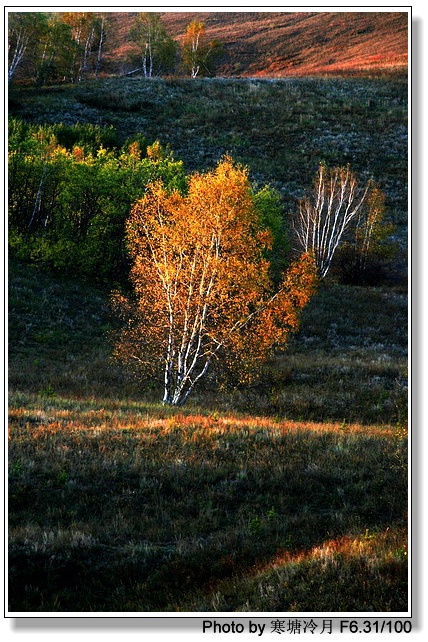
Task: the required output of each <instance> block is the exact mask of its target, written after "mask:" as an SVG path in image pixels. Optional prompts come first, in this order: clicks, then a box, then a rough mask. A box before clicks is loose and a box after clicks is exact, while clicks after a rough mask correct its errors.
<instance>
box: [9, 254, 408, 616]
mask: <svg viewBox="0 0 428 642" xmlns="http://www.w3.org/2000/svg"><path fill="white" fill-rule="evenodd" d="M9 283H10V293H9V297H10V298H9V309H10V315H11V316H10V321H9V324H10V355H9V391H10V400H9V412H10V420H9V421H10V423H9V484H10V486H9V511H10V513H9V538H10V540H9V555H10V557H9V582H10V584H9V600H10V609H11V610H12V611H18V612H19V611H42V612H45V611H46V612H57V611H58V612H66V611H82V612H92V611H101V612H108V611H115V612H116V611H118V612H128V611H132V612H139V611H150V612H162V611H165V612H166V611H186V612H203V611H242V612H246V611H248V612H250V611H257V612H271V611H272V612H275V611H281V612H286V611H290V612H293V611H296V612H297V611H325V612H328V611H332V610H334V611H362V612H366V611H367V612H370V611H402V610H406V608H407V499H408V479H407V409H406V408H407V383H406V374H407V373H406V331H405V328H406V318H407V306H406V293H405V292H403V290H402V289H400V288H373V289H365V288H350V287H346V286H339V285H334V284H332V285H328V286H325V287H322V288H321V290H320V292H319V294H318V295H317V297H315V298H314V299H313V301H312V302H311V304H310V305H309V306H308V308H307V309H306V310H305V313H304V316H303V319H302V325H301V331H300V333H299V335H298V336H296V337H295V338H294V339H293V341H292V343H291V345H290V349H289V352H288V353H287V354H286V355H283V356H281V357H280V358H278V360H277V361H276V362H272V363H270V364H269V365H268V366H267V367H266V372H265V374H264V377H263V379H262V381H261V382H260V384H259V385H258V386H257V387H254V388H252V389H245V388H243V389H234V390H233V389H232V390H224V391H219V390H216V389H215V388H213V387H212V386H211V387H210V385H209V384H207V385H206V387H205V388H200V389H199V390H198V391H197V393H195V395H194V397H193V399H191V400H190V401H189V403H188V405H186V406H185V407H184V408H183V409H181V410H179V411H178V410H177V409H175V410H174V409H172V408H167V407H164V406H162V405H161V404H160V403H159V401H158V400H159V398H160V391H158V390H156V388H155V387H149V388H147V387H146V388H142V387H140V385H139V383H138V381H134V380H128V379H126V378H125V377H124V376H123V373H122V372H121V371H120V369H118V368H117V366H114V365H113V364H112V363H111V361H110V352H109V346H108V344H107V343H106V340H105V333H106V331H107V330H108V327H109V323H110V320H109V316H108V310H107V308H106V305H105V301H106V292H105V291H103V290H100V289H95V288H94V287H93V286H90V285H89V284H84V283H79V282H76V281H75V280H71V279H69V278H68V279H66V278H62V279H61V278H59V277H56V278H53V277H52V275H50V274H47V273H44V272H43V271H41V270H40V269H38V268H36V267H31V266H28V265H20V264H14V265H12V266H10V272H9Z"/></svg>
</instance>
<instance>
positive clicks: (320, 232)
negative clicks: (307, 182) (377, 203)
mask: <svg viewBox="0 0 428 642" xmlns="http://www.w3.org/2000/svg"><path fill="white" fill-rule="evenodd" d="M371 185H372V184H371V181H369V182H367V184H366V185H365V186H364V187H360V186H359V185H358V181H357V178H356V177H355V175H354V174H353V173H352V172H351V171H350V169H349V167H336V168H334V169H329V168H328V167H326V166H325V165H323V164H321V165H320V166H319V168H318V172H317V174H316V178H315V181H314V189H313V192H312V194H311V195H310V196H308V197H306V198H304V199H303V200H301V201H300V202H299V204H298V210H297V213H296V215H295V216H294V220H293V226H294V230H295V233H296V238H297V241H298V244H299V246H300V249H301V250H303V251H304V252H310V253H312V254H313V256H314V257H315V262H316V265H317V268H318V272H319V276H320V277H321V278H324V277H325V276H326V274H327V272H328V271H329V269H330V266H331V263H332V260H333V257H334V254H335V252H336V250H337V248H338V246H339V244H340V243H341V241H342V240H343V238H344V234H345V233H346V231H347V230H348V228H349V226H350V225H351V223H352V222H353V221H354V220H355V222H356V221H357V220H360V219H358V217H361V214H362V210H363V208H364V206H365V205H366V203H367V200H368V197H369V194H370V190H371Z"/></svg>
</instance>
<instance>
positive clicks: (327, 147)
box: [10, 78, 408, 229]
mask: <svg viewBox="0 0 428 642" xmlns="http://www.w3.org/2000/svg"><path fill="white" fill-rule="evenodd" d="M407 98H408V96H407V80H406V79H393V78H392V79H357V78H354V79H352V78H351V79H349V78H287V79H264V80H257V79H251V80H249V79H234V80H231V79H226V78H213V79H201V80H197V79H196V80H193V81H192V80H185V79H170V80H162V79H151V80H146V81H145V80H142V79H139V78H111V79H104V80H102V81H99V82H88V83H81V84H79V85H76V86H63V87H50V88H49V87H48V88H45V89H43V90H33V89H30V88H28V89H22V88H21V89H19V88H17V89H12V91H11V93H10V99H11V106H10V113H11V114H13V115H16V116H19V117H21V118H24V119H25V120H30V121H33V122H39V123H49V122H63V123H65V124H73V123H76V122H90V123H93V124H97V125H105V126H109V125H113V126H114V127H115V128H116V130H117V132H118V136H119V143H123V142H124V141H125V140H126V139H127V138H128V137H129V136H132V135H135V134H136V133H139V132H141V133H143V134H144V135H145V136H146V137H147V140H148V141H149V142H153V141H154V140H156V139H158V140H159V141H160V142H161V144H162V145H164V146H169V147H170V148H171V149H172V151H173V152H174V155H175V157H176V158H177V159H180V160H183V161H184V164H185V167H186V170H187V171H194V170H198V171H200V170H205V169H208V168H210V169H211V168H212V167H213V166H214V165H215V164H216V163H217V162H218V161H219V160H220V158H221V157H222V155H224V154H225V153H230V154H231V155H232V157H233V158H234V159H235V160H236V161H238V162H240V163H243V164H245V165H247V166H248V167H249V170H250V178H251V180H252V181H253V182H254V183H255V184H258V185H260V186H263V185H264V184H265V183H269V184H270V185H272V186H273V187H275V188H276V189H277V190H278V191H279V193H280V194H281V196H282V199H283V203H284V208H285V211H286V212H289V211H292V210H293V209H294V208H295V206H296V198H301V197H302V196H303V194H304V192H305V190H308V189H310V187H311V184H312V180H313V178H314V175H315V173H316V170H317V168H318V164H319V163H320V162H321V161H324V162H326V163H327V164H328V165H331V166H335V165H346V164H347V163H349V164H350V166H351V169H352V170H353V171H354V172H355V173H356V174H357V175H358V176H359V177H360V178H361V180H367V179H368V178H374V180H376V181H377V182H378V183H379V186H380V187H381V189H382V190H383V191H384V192H385V195H386V205H387V207H388V217H389V218H390V220H391V221H392V222H394V223H395V224H397V225H398V226H399V227H400V229H401V228H403V227H404V228H406V225H407V205H408V194H407V182H408V180H407V179H408V176H407V170H408V158H407V103H408V101H407Z"/></svg>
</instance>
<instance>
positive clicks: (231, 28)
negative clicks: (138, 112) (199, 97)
mask: <svg viewBox="0 0 428 642" xmlns="http://www.w3.org/2000/svg"><path fill="white" fill-rule="evenodd" d="M136 15H137V13H136V12H132V13H131V12H111V13H109V14H108V32H107V39H106V44H105V57H104V72H105V73H107V74H108V73H126V71H127V69H128V66H129V62H128V57H129V54H131V53H132V52H133V50H134V45H133V44H132V42H130V40H129V32H130V30H131V27H132V24H133V21H134V20H135V17H136ZM161 15H162V22H163V24H164V26H165V28H166V31H167V33H168V34H169V35H170V36H171V37H172V38H174V39H175V40H177V41H178V42H180V40H181V39H182V37H183V35H184V33H185V31H186V27H187V25H188V24H189V23H190V22H191V21H192V20H197V21H203V22H204V23H205V25H206V29H207V37H208V38H209V39H217V40H219V41H220V42H221V43H222V45H223V49H224V53H223V56H222V58H221V60H220V61H219V65H218V69H217V74H218V75H221V76H244V77H245V76H256V77H263V76H266V77H269V76H271V77H283V76H290V75H291V76H305V75H336V74H339V75H371V74H379V73H382V74H384V73H387V74H388V73H403V72H404V73H405V72H406V70H407V64H408V15H407V13H404V12H298V13H296V12H294V13H293V12H291V13H288V12H275V13H271V12H194V13H193V12H192V13H190V12H180V13H177V12H163V13H161Z"/></svg>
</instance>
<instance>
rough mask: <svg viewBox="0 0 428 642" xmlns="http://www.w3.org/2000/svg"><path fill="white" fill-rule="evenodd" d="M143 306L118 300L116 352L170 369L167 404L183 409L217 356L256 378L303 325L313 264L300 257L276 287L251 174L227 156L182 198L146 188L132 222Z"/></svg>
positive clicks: (241, 375) (154, 368) (239, 373)
mask: <svg viewBox="0 0 428 642" xmlns="http://www.w3.org/2000/svg"><path fill="white" fill-rule="evenodd" d="M126 234H127V241H128V247H129V252H130V255H131V258H132V261H133V266H132V270H131V281H132V285H133V288H134V292H135V296H136V303H135V305H133V304H132V303H131V302H130V301H128V300H127V299H126V298H125V297H123V296H122V295H119V294H115V295H114V302H115V306H116V309H118V311H120V313H122V314H124V316H125V318H126V319H127V322H126V324H125V326H124V328H123V330H122V332H121V335H120V338H119V341H118V342H117V344H116V352H115V353H116V356H118V357H119V358H121V359H122V360H124V361H126V362H127V363H135V364H138V365H139V366H141V367H142V368H143V370H145V371H146V372H149V373H151V374H153V375H156V374H160V373H163V378H164V383H165V395H164V401H165V402H168V403H173V404H181V403H184V402H185V400H186V399H187V396H188V395H189V394H190V392H191V391H192V390H193V387H194V385H195V384H196V382H197V381H198V380H199V379H200V378H202V377H203V376H204V375H205V374H206V372H207V369H208V367H209V365H210V364H211V363H212V362H213V361H214V360H215V361H216V362H218V361H219V359H220V358H221V359H222V360H224V361H225V362H226V363H227V364H228V366H229V367H230V366H232V365H233V367H234V371H235V373H236V377H237V379H238V380H243V381H246V380H248V378H249V376H250V373H251V372H252V371H254V369H255V368H257V366H258V365H259V364H260V363H261V361H262V360H263V359H264V358H266V356H267V355H268V354H269V353H270V352H271V350H272V349H273V348H274V347H275V346H276V345H281V346H283V345H284V344H285V343H286V340H287V336H288V335H289V333H290V332H293V331H294V330H296V329H297V327H298V311H299V310H300V309H301V308H302V307H303V306H304V305H305V304H306V303H307V301H308V300H309V298H310V296H311V295H312V293H313V291H314V287H315V282H316V274H315V265H314V261H313V260H312V259H311V257H310V256H309V255H304V256H302V257H301V258H300V259H299V260H298V261H296V263H294V264H293V265H292V266H291V267H290V268H289V270H288V271H287V272H286V273H285V275H284V278H283V282H282V284H281V285H280V287H279V289H278V290H277V291H274V290H273V285H272V281H271V278H270V264H269V261H267V260H266V258H265V250H266V249H267V248H269V247H270V245H271V243H272V236H271V234H270V232H269V230H262V229H261V226H260V221H259V217H258V213H257V210H256V208H255V207H254V204H253V198H252V192H251V189H250V184H249V180H248V175H247V171H246V170H245V168H242V167H239V166H235V165H234V164H233V162H232V159H231V158H229V157H225V158H224V159H223V160H222V161H221V162H220V163H219V164H218V166H217V167H216V169H215V170H213V171H211V172H208V173H205V174H194V175H192V176H191V177H190V179H189V189H188V193H187V194H186V195H185V196H182V195H180V194H179V193H178V192H173V193H168V192H167V191H166V190H165V188H164V186H163V185H162V184H161V183H153V184H151V185H149V187H148V189H147V191H146V194H145V195H144V197H143V198H142V199H140V200H139V201H138V202H137V203H135V205H134V207H133V209H132V212H131V215H130V217H129V219H128V222H127V226H126Z"/></svg>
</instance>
